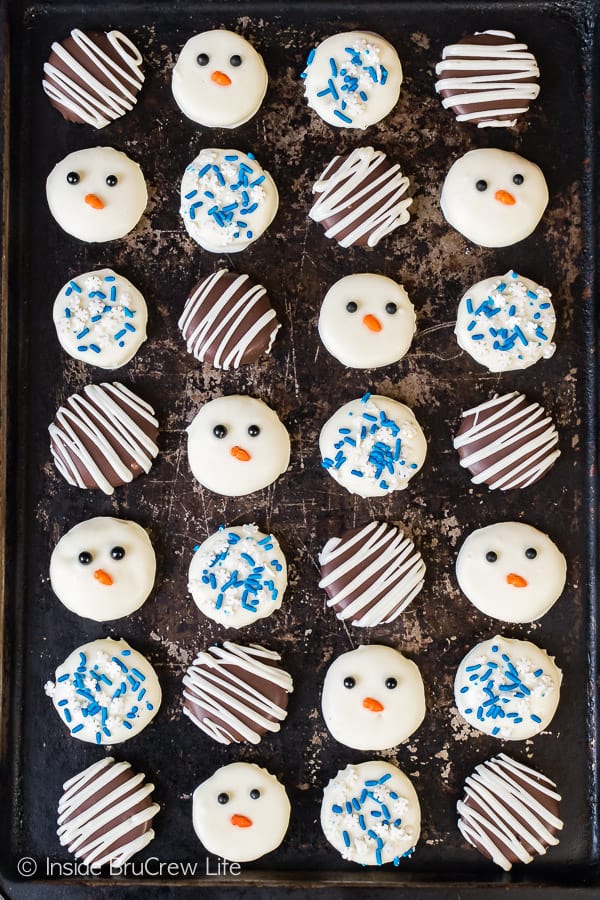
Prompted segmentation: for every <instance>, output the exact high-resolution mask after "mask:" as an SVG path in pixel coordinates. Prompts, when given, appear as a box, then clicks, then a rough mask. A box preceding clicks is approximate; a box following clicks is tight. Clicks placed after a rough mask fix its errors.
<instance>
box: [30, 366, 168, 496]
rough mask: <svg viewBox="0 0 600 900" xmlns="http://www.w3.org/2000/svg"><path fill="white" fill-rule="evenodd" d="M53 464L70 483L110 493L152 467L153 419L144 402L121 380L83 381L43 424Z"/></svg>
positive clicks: (155, 427)
mask: <svg viewBox="0 0 600 900" xmlns="http://www.w3.org/2000/svg"><path fill="white" fill-rule="evenodd" d="M48 431H49V433H50V451H51V453H52V456H53V457H54V464H55V465H56V468H57V469H58V471H59V472H60V474H61V475H62V476H63V478H65V479H66V480H67V481H68V483H69V484H72V485H73V486H74V487H80V488H90V489H93V488H97V489H98V490H101V491H104V493H105V494H112V493H113V491H114V489H115V488H116V487H119V486H120V485H123V484H128V483H129V482H130V481H133V479H134V478H137V477H138V475H141V474H142V472H146V473H148V472H149V471H150V469H151V468H152V460H153V459H154V458H155V457H156V455H157V454H158V447H157V446H156V438H157V436H158V422H157V420H156V419H155V418H154V410H153V409H152V407H151V406H150V404H149V403H146V402H145V401H144V400H141V399H140V397H138V396H137V395H136V394H134V393H133V391H130V390H129V388H126V387H125V385H124V384H120V383H119V382H118V381H114V382H113V383H112V384H109V383H108V382H104V383H103V384H88V385H86V386H85V387H84V389H83V391H82V392H81V393H80V394H73V395H72V396H71V397H69V399H68V400H67V401H66V403H65V404H64V405H63V406H60V407H59V408H58V410H57V412H56V417H55V419H54V422H53V423H52V424H51V425H50V426H49V427H48Z"/></svg>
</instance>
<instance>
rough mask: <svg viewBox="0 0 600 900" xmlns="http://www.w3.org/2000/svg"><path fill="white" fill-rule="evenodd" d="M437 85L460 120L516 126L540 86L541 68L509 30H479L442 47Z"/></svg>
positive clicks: (498, 126)
mask: <svg viewBox="0 0 600 900" xmlns="http://www.w3.org/2000/svg"><path fill="white" fill-rule="evenodd" d="M435 72H436V75H439V76H440V78H439V81H437V82H436V85H435V89H436V91H437V92H438V94H439V95H440V96H441V97H442V105H443V107H444V109H451V110H453V112H454V113H455V115H456V120H457V121H458V122H471V123H472V124H473V125H477V127H478V128H487V127H492V128H512V126H513V125H516V124H517V119H518V118H519V116H522V115H523V114H524V113H526V112H527V111H528V110H529V106H530V103H531V101H532V100H535V98H536V97H537V95H538V94H539V92H540V86H539V84H538V78H539V75H540V70H539V69H538V64H537V61H536V58H535V56H534V55H533V53H529V52H528V49H527V44H521V43H519V42H518V41H516V40H515V36H514V34H513V33H512V32H511V31H481V32H480V31H476V32H475V34H470V35H468V36H467V37H464V38H461V40H459V41H458V42H457V43H456V44H450V45H449V46H447V47H444V51H443V53H442V61H441V62H439V63H438V64H437V65H436V67H435Z"/></svg>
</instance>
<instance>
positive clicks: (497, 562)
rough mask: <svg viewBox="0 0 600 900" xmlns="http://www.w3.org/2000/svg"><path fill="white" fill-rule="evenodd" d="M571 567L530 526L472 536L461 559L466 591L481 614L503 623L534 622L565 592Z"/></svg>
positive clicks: (502, 525) (505, 525)
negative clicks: (568, 570)
mask: <svg viewBox="0 0 600 900" xmlns="http://www.w3.org/2000/svg"><path fill="white" fill-rule="evenodd" d="M566 577H567V563H566V560H565V558H564V556H563V555H562V553H561V552H560V550H559V549H558V547H557V546H556V544H555V543H553V542H552V541H551V540H550V538H549V537H548V536H547V535H545V534H543V532H541V531H538V529H537V528H532V526H531V525H526V524H525V523H524V522H498V523H497V524H495V525H488V526H487V527H486V528H478V529H477V530H476V531H473V532H471V534H470V535H469V536H468V537H467V539H466V540H465V542H464V544H463V545H462V547H461V548H460V552H459V554H458V558H457V560H456V578H457V581H458V583H459V585H460V588H461V590H462V591H463V593H464V594H466V596H467V597H468V598H469V600H470V601H471V603H472V604H473V605H474V606H476V607H477V609H480V610H481V612H483V613H485V614H486V615H488V616H492V618H494V619H500V620H501V621H503V622H533V621H535V619H539V618H541V617H542V616H543V615H545V614H546V613H547V612H548V610H549V609H550V608H551V607H552V606H553V605H554V604H555V603H556V601H557V600H558V598H559V597H560V595H561V594H562V592H563V589H564V586H565V580H566Z"/></svg>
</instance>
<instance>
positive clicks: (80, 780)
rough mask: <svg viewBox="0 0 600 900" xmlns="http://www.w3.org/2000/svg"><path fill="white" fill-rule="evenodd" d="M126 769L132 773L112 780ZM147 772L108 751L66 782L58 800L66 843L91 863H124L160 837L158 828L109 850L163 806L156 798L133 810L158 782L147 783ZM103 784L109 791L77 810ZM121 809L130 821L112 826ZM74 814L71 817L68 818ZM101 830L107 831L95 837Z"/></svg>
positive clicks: (60, 834)
mask: <svg viewBox="0 0 600 900" xmlns="http://www.w3.org/2000/svg"><path fill="white" fill-rule="evenodd" d="M124 773H128V778H127V780H126V781H125V782H124V783H123V784H120V785H117V786H116V787H113V788H110V785H111V783H112V782H113V781H115V780H116V779H117V778H118V777H119V776H121V775H123V774H124ZM144 778H145V775H143V774H135V773H134V772H133V771H131V766H130V764H129V763H128V762H119V763H115V761H114V759H112V757H107V758H106V759H102V760H100V761H99V762H97V763H95V764H94V765H92V766H90V767H89V768H87V769H85V770H84V771H83V772H80V773H79V774H78V775H76V776H75V777H74V778H71V779H69V781H67V782H65V784H64V790H65V793H64V794H63V796H62V797H61V799H60V803H59V806H58V826H59V827H58V831H57V834H58V837H59V840H60V843H61V846H63V847H64V846H66V847H67V848H68V850H69V852H70V853H74V854H75V856H76V857H77V858H78V859H82V860H83V861H84V862H85V863H86V864H87V865H91V864H92V863H94V864H95V865H97V866H102V865H104V864H105V863H108V862H112V863H113V864H115V865H117V866H120V865H123V863H125V862H126V861H127V860H128V859H130V857H131V856H133V854H134V853H137V852H138V850H142V849H143V848H144V847H145V846H146V845H147V844H149V843H150V841H151V840H152V839H153V837H154V831H153V830H152V828H149V829H148V831H146V832H144V834H142V835H140V836H139V837H137V838H135V839H134V840H129V841H125V842H123V843H122V844H121V845H120V846H118V848H116V849H112V850H111V852H110V853H106V851H107V850H109V849H110V848H111V847H112V845H113V844H115V843H118V842H119V841H121V839H122V838H124V837H126V836H127V835H128V834H129V833H130V832H132V831H133V830H134V829H135V828H137V827H138V826H140V825H143V824H144V823H145V822H150V821H151V820H152V819H153V818H154V816H155V815H156V813H157V812H158V811H159V809H160V807H159V806H158V804H157V803H152V804H150V805H149V806H148V808H147V809H144V810H142V811H141V812H138V813H135V814H134V815H127V814H128V811H129V810H132V809H133V808H134V807H135V806H137V805H138V804H139V803H140V802H141V801H142V800H144V799H145V798H146V797H148V796H149V795H150V794H151V793H152V791H153V790H154V785H153V784H144V783H143V782H144ZM101 790H106V795H105V796H104V797H101V798H100V799H98V800H96V802H95V803H94V804H93V805H92V806H90V807H88V808H87V809H85V810H84V811H83V812H81V813H79V814H77V810H78V809H79V808H80V807H81V806H82V805H83V804H85V803H86V802H87V801H88V800H89V799H90V798H91V797H93V796H94V795H95V794H96V793H98V791H101ZM121 815H127V818H126V819H125V821H124V822H122V823H121V824H115V825H113V826H112V827H108V828H106V826H110V823H111V822H113V821H114V820H115V819H116V818H117V817H118V816H121ZM71 817H73V818H71ZM69 818H71V821H68V822H67V821H66V820H67V819H69ZM105 828H106V830H104V829H105ZM100 830H102V833H101V834H99V835H97V836H96V837H94V838H93V840H90V838H92V837H93V836H94V835H95V834H96V832H98V831H100Z"/></svg>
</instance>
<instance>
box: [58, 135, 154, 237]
mask: <svg viewBox="0 0 600 900" xmlns="http://www.w3.org/2000/svg"><path fill="white" fill-rule="evenodd" d="M71 172H76V173H77V174H78V175H79V181H78V182H77V183H76V184H69V182H68V181H67V175H69V174H70V173H71ZM109 176H115V177H116V178H117V179H118V181H117V184H115V185H114V186H112V187H111V186H109V185H108V184H107V182H106V179H107V178H108V177H109ZM46 197H47V199H48V206H49V207H50V212H51V213H52V215H53V216H54V218H55V219H56V221H57V222H58V224H59V225H60V227H61V228H63V229H64V231H66V232H67V234H71V235H73V237H76V238H79V240H80V241H87V242H88V243H95V242H99V243H103V242H105V241H114V240H117V238H122V237H124V236H125V235H126V234H128V232H130V231H131V230H132V229H133V228H135V226H136V225H137V223H138V222H139V220H140V219H141V217H142V214H143V212H144V210H145V209H146V204H147V202H148V191H147V190H146V182H145V180H144V176H143V174H142V170H141V169H140V167H139V166H138V164H137V163H136V162H134V161H133V160H132V159H130V158H129V157H128V156H127V155H126V154H125V153H121V152H120V151H119V150H114V149H113V148H112V147H91V148H90V149H89V150H77V151H75V153H69V155H68V156H65V158H64V159H61V161H60V162H58V163H57V164H56V165H55V166H54V168H53V169H52V171H51V172H50V174H49V175H48V178H47V180H46Z"/></svg>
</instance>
